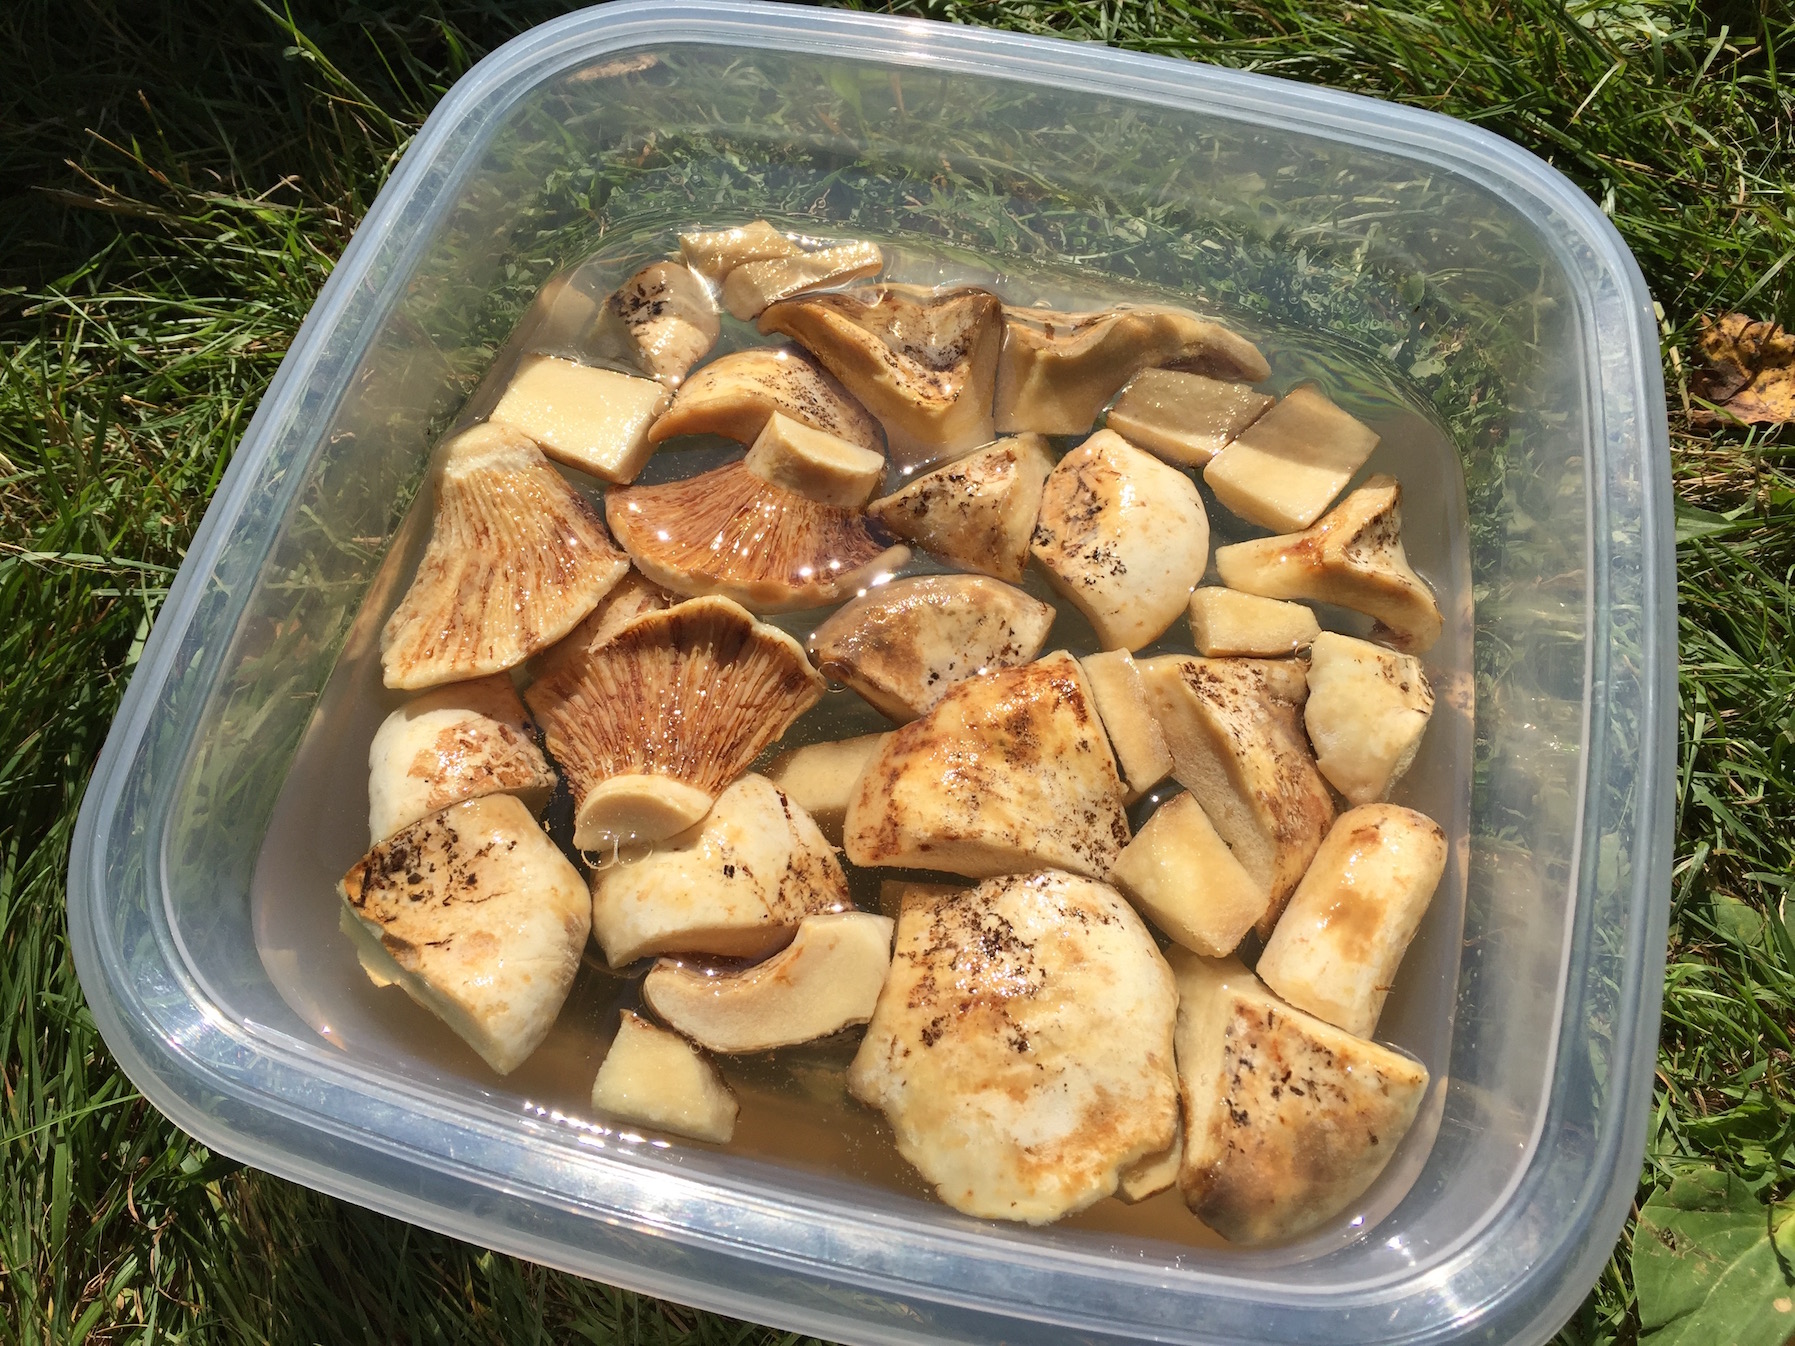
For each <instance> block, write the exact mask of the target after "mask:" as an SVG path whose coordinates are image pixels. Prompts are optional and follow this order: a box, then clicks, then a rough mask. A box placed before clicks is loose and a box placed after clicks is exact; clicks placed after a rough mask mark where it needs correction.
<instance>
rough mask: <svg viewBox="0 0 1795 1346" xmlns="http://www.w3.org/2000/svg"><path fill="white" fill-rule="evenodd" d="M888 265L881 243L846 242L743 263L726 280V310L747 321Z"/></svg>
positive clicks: (724, 281)
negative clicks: (773, 307)
mask: <svg viewBox="0 0 1795 1346" xmlns="http://www.w3.org/2000/svg"><path fill="white" fill-rule="evenodd" d="M884 265H885V254H884V253H883V252H881V251H880V250H879V245H878V244H877V243H843V244H842V245H841V246H839V247H834V248H823V249H821V250H819V251H817V252H800V253H793V254H792V255H791V256H789V257H769V258H766V259H765V260H763V261H758V262H743V263H741V264H740V265H739V266H735V267H731V268H730V271H729V275H728V276H726V277H725V278H724V280H723V307H724V308H726V309H728V310H729V311H730V312H731V313H732V314H734V315H735V316H736V317H738V318H740V319H742V320H743V321H744V322H746V321H748V320H750V319H752V318H757V317H759V316H760V314H761V312H762V310H764V309H765V308H767V306H768V305H770V304H776V303H778V302H779V301H780V300H781V299H789V298H791V297H792V296H793V295H795V294H803V293H804V292H805V291H806V290H821V289H824V288H826V287H827V286H830V285H845V284H847V283H848V282H849V281H851V280H860V279H862V278H863V277H866V276H872V275H876V274H878V271H879V268H880V267H882V266H884Z"/></svg>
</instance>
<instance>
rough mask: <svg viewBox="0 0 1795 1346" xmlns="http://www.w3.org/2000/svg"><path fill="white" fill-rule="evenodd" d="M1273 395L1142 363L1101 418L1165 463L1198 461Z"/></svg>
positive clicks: (1223, 442) (1231, 436)
mask: <svg viewBox="0 0 1795 1346" xmlns="http://www.w3.org/2000/svg"><path fill="white" fill-rule="evenodd" d="M1275 400H1276V399H1275V398H1272V397H1268V396H1267V395H1266V394H1264V393H1258V392H1254V391H1253V390H1252V389H1251V388H1250V387H1248V386H1247V385H1246V384H1244V383H1224V382H1222V381H1221V380H1220V379H1210V378H1204V377H1203V376H1202V375H1201V374H1188V373H1185V372H1184V371H1182V370H1177V369H1143V370H1142V371H1141V372H1140V373H1138V374H1136V375H1135V376H1134V377H1133V378H1132V379H1130V380H1129V381H1128V386H1127V387H1126V388H1124V389H1122V394H1121V396H1120V397H1118V398H1116V404H1115V405H1114V406H1113V407H1111V408H1110V409H1109V415H1108V416H1107V417H1105V419H1104V422H1103V424H1104V427H1105V428H1106V429H1109V430H1114V431H1115V432H1116V433H1118V434H1120V435H1121V436H1122V437H1123V438H1124V439H1126V440H1127V441H1128V442H1129V443H1130V444H1137V445H1139V446H1140V447H1141V448H1143V449H1145V450H1147V452H1149V453H1152V454H1156V455H1158V456H1159V457H1161V458H1163V459H1165V460H1166V461H1167V462H1168V463H1176V464H1178V466H1180V467H1202V466H1203V465H1204V464H1205V463H1207V462H1208V461H1209V460H1210V459H1211V458H1213V457H1215V455H1216V454H1218V453H1220V452H1221V451H1222V450H1223V449H1224V448H1226V447H1227V446H1228V445H1229V444H1231V443H1233V442H1234V439H1235V436H1237V435H1239V434H1240V432H1241V431H1242V430H1245V429H1246V428H1247V427H1248V426H1249V425H1251V424H1252V423H1253V422H1254V421H1256V420H1258V419H1259V417H1260V416H1262V415H1264V414H1265V409H1266V408H1267V407H1269V406H1271V404H1272V403H1273V402H1274V401H1275Z"/></svg>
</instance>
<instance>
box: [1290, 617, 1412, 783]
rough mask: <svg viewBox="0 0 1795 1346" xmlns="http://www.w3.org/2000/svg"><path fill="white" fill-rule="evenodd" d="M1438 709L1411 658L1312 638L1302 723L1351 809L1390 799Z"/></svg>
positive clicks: (1330, 636)
mask: <svg viewBox="0 0 1795 1346" xmlns="http://www.w3.org/2000/svg"><path fill="white" fill-rule="evenodd" d="M1433 708H1434V694H1433V689H1432V688H1431V687H1429V686H1428V685H1427V677H1426V675H1425V674H1424V673H1422V671H1421V661H1420V660H1419V659H1417V658H1415V656H1414V655H1412V654H1398V653H1397V652H1396V651H1394V650H1386V649H1384V648H1383V647H1382V646H1379V645H1373V644H1371V642H1369V641H1365V640H1354V639H1353V638H1352V637H1351V636H1342V635H1336V634H1335V633H1334V632H1332V631H1324V632H1322V634H1321V635H1319V636H1317V637H1316V638H1315V644H1314V645H1313V646H1312V647H1311V648H1310V651H1309V700H1308V704H1306V705H1305V706H1304V707H1303V722H1304V723H1305V724H1306V725H1307V726H1308V728H1309V741H1310V742H1311V743H1313V744H1314V745H1315V764H1316V765H1317V766H1319V767H1320V768H1321V774H1322V775H1324V776H1326V777H1327V778H1328V781H1329V783H1330V784H1332V785H1333V787H1334V788H1335V789H1336V790H1338V791H1339V792H1340V793H1341V794H1343V795H1345V796H1346V798H1347V801H1348V802H1349V803H1353V804H1369V803H1371V802H1372V801H1374V800H1378V799H1383V798H1384V797H1385V796H1386V795H1388V794H1389V793H1390V787H1391V786H1392V785H1393V784H1395V783H1396V782H1397V781H1398V780H1400V779H1401V778H1402V775H1403V773H1404V772H1406V771H1407V770H1408V769H1409V767H1410V765H1411V764H1412V763H1413V762H1414V760H1415V754H1416V753H1417V752H1418V751H1419V750H1420V748H1421V736H1422V735H1423V734H1424V733H1426V732H1427V721H1428V719H1429V717H1430V716H1432V714H1433Z"/></svg>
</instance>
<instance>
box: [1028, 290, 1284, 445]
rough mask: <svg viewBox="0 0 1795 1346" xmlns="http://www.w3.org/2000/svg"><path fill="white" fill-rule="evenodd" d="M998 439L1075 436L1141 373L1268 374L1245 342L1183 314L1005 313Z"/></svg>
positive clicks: (1131, 310) (1252, 379) (1122, 309)
mask: <svg viewBox="0 0 1795 1346" xmlns="http://www.w3.org/2000/svg"><path fill="white" fill-rule="evenodd" d="M1003 317H1004V337H1003V353H1002V355H1001V356H1000V357H999V359H998V364H997V407H996V420H997V433H998V434H1000V435H1012V434H1018V433H1021V432H1023V431H1028V430H1033V431H1037V432H1039V433H1040V434H1043V435H1081V434H1084V433H1085V432H1086V431H1088V430H1089V429H1090V428H1091V426H1092V425H1093V424H1095V422H1096V420H1097V413H1098V412H1100V411H1101V410H1103V404H1104V403H1105V402H1107V401H1109V399H1110V398H1112V397H1114V396H1115V395H1116V390H1117V389H1119V388H1120V387H1121V386H1122V385H1123V384H1125V383H1127V382H1128V380H1129V379H1131V378H1132V377H1134V375H1135V374H1137V373H1139V372H1140V371H1141V370H1143V369H1147V368H1150V367H1152V366H1155V365H1169V364H1176V365H1178V366H1180V367H1182V368H1186V369H1191V370H1193V371H1195V372H1197V373H1201V374H1208V375H1211V376H1213V377H1215V378H1220V379H1234V380H1243V381H1245V382H1247V383H1257V382H1258V381H1259V380H1260V379H1263V378H1266V377H1267V376H1268V375H1270V373H1271V366H1270V365H1268V364H1266V363H1265V357H1264V356H1263V355H1261V354H1260V353H1259V348H1258V347H1256V346H1255V345H1253V343H1252V342H1250V341H1248V340H1247V339H1246V338H1245V337H1243V336H1240V335H1238V334H1236V333H1234V332H1230V331H1229V330H1228V329H1227V328H1225V327H1221V326H1218V325H1217V324H1215V323H1212V322H1205V321H1203V319H1201V318H1199V317H1197V316H1196V315H1195V314H1194V313H1186V312H1185V311H1184V310H1182V309H1175V308H1155V307H1134V306H1130V305H1118V306H1117V307H1115V308H1113V309H1107V310H1105V311H1104V312H1101V313H1055V312H1051V311H1050V310H1047V309H1028V308H1007V307H1006V308H1005V309H1004V311H1003Z"/></svg>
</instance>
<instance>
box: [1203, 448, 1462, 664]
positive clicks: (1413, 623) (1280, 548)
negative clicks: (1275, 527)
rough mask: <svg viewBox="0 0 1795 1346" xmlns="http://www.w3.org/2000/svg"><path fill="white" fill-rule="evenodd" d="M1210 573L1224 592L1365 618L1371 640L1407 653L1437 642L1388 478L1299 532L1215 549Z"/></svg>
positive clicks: (1397, 494)
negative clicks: (1326, 606)
mask: <svg viewBox="0 0 1795 1346" xmlns="http://www.w3.org/2000/svg"><path fill="white" fill-rule="evenodd" d="M1215 567H1216V570H1217V571H1218V572H1220V574H1221V577H1222V583H1223V584H1225V585H1227V586H1228V587H1229V588H1230V589H1244V590H1245V591H1246V592H1247V593H1250V594H1263V595H1264V596H1265V597H1267V598H1303V599H1309V600H1311V601H1313V602H1318V603H1336V604H1338V605H1339V606H1341V607H1343V608H1351V609H1352V610H1353V611H1354V612H1363V613H1367V614H1369V615H1370V616H1372V617H1375V618H1377V621H1378V625H1377V626H1375V627H1373V628H1372V632H1371V634H1372V638H1373V639H1375V640H1380V641H1383V642H1384V643H1386V644H1389V645H1393V646H1395V647H1396V648H1397V649H1399V650H1407V651H1408V652H1410V653H1411V654H1420V653H1422V652H1424V651H1425V650H1427V649H1428V648H1429V647H1431V646H1432V645H1433V643H1434V641H1436V640H1438V639H1439V638H1440V629H1441V626H1442V621H1441V618H1440V606H1439V604H1438V603H1436V602H1435V601H1434V596H1433V590H1431V589H1429V588H1428V587H1427V584H1426V582H1425V581H1424V580H1422V578H1421V577H1420V576H1419V575H1417V574H1416V573H1415V572H1414V570H1413V569H1412V568H1411V567H1410V566H1409V558H1408V556H1407V554H1406V553H1405V552H1404V551H1403V549H1402V487H1401V486H1400V485H1399V484H1398V483H1397V481H1396V478H1395V477H1381V476H1380V477H1372V478H1371V479H1369V480H1368V481H1367V482H1366V483H1365V484H1364V485H1363V486H1361V487H1359V489H1358V490H1356V491H1353V492H1352V493H1351V494H1350V495H1348V496H1347V497H1346V499H1344V500H1342V501H1341V502H1340V503H1339V504H1338V505H1336V506H1335V507H1334V508H1333V509H1332V510H1330V511H1329V512H1328V513H1327V514H1326V515H1325V516H1324V517H1323V518H1322V519H1321V520H1320V521H1319V522H1318V523H1316V524H1315V526H1314V527H1312V528H1310V529H1308V530H1306V531H1304V532H1301V533H1290V534H1286V535H1285V536H1282V537H1263V538H1257V539H1255V540H1253V541H1251V542H1236V543H1234V544H1233V545H1232V546H1229V547H1217V548H1216V550H1215Z"/></svg>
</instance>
